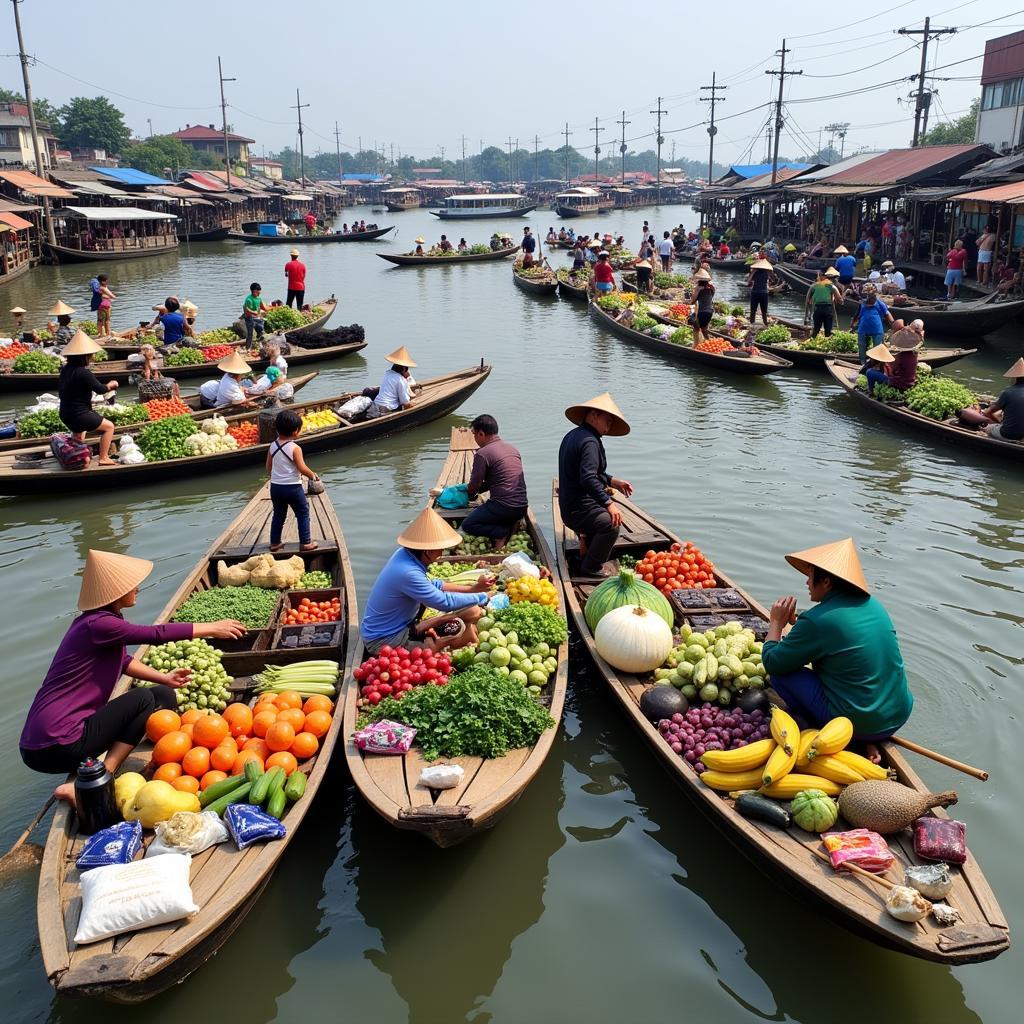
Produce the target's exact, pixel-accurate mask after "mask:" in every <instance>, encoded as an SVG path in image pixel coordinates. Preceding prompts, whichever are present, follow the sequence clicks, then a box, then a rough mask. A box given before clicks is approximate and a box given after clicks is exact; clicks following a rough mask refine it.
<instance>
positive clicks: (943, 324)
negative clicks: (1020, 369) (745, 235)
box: [775, 266, 1024, 338]
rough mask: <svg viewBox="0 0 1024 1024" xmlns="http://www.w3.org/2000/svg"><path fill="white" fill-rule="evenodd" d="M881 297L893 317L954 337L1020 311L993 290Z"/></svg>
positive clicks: (850, 308)
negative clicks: (959, 298) (928, 297)
mask: <svg viewBox="0 0 1024 1024" xmlns="http://www.w3.org/2000/svg"><path fill="white" fill-rule="evenodd" d="M775 272H776V273H777V274H779V275H780V276H781V277H783V278H785V279H786V280H787V281H789V283H790V284H792V285H793V286H794V287H796V288H803V289H804V291H806V290H807V287H808V282H807V281H805V280H804V279H803V278H801V277H798V276H797V275H795V274H793V272H792V270H791V269H790V268H789V267H783V266H776V268H775ZM881 298H882V301H883V302H885V303H886V305H887V306H888V307H889V312H890V313H892V314H893V316H901V317H903V319H904V320H922V321H923V322H924V327H925V331H927V332H928V333H935V334H945V335H947V336H949V337H954V338H976V337H984V336H985V335H986V334H991V333H992V332H993V331H997V330H999V328H1000V327H1004V326H1005V325H1006V324H1008V323H1010V321H1012V320H1014V319H1015V318H1016V317H1018V316H1020V314H1021V313H1024V299H1015V300H1014V301H1012V302H996V301H994V300H995V298H996V295H995V293H993V294H992V295H989V296H987V297H986V298H984V299H979V300H977V301H976V302H938V303H927V304H917V303H916V302H915V301H911V302H907V303H904V304H900V305H897V304H896V303H892V302H890V301H889V300H888V299H887V298H886V296H884V295H883V296H882V297H881ZM858 307H859V300H858V299H857V298H856V297H854V298H847V299H844V301H843V303H842V308H843V310H845V311H846V312H847V313H850V314H853V313H856V312H857V309H858Z"/></svg>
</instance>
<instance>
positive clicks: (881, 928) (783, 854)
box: [552, 481, 1010, 965]
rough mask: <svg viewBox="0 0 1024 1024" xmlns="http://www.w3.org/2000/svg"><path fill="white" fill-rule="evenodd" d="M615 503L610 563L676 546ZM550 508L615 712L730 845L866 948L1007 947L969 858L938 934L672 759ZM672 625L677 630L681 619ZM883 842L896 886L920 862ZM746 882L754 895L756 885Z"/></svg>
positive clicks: (1003, 926) (573, 543)
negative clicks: (949, 919) (591, 610)
mask: <svg viewBox="0 0 1024 1024" xmlns="http://www.w3.org/2000/svg"><path fill="white" fill-rule="evenodd" d="M615 503H616V504H617V505H618V506H619V507H620V509H621V510H622V512H623V524H622V529H621V532H620V535H619V540H618V541H617V543H616V545H615V547H614V549H613V550H612V559H613V560H615V559H617V558H618V557H620V556H621V555H623V554H630V555H633V556H634V557H637V558H640V557H642V556H643V553H644V552H645V551H647V550H648V549H653V550H656V551H657V550H665V549H667V548H668V547H669V546H670V545H672V544H673V543H679V538H678V537H676V536H675V534H673V533H672V532H671V531H669V530H668V529H667V528H666V527H664V526H663V525H662V524H661V523H659V522H658V521H657V520H656V519H654V517H653V516H651V515H649V514H648V513H646V512H644V511H643V510H642V509H640V508H638V507H637V506H636V505H635V504H633V503H632V502H630V501H627V500H624V499H623V498H621V497H619V496H616V498H615ZM552 508H553V511H554V524H555V554H556V558H557V560H558V572H559V575H560V577H561V581H562V585H563V587H564V590H565V602H566V607H567V609H568V612H569V617H570V619H571V621H572V622H573V623H574V624H575V626H576V629H577V631H578V632H579V636H580V638H581V639H582V642H583V644H582V645H583V647H584V648H585V649H586V651H587V654H588V655H589V657H590V661H591V663H592V664H593V666H594V669H595V671H596V672H597V675H598V677H599V678H601V679H603V680H604V683H605V685H606V686H607V688H608V691H609V692H610V693H611V695H612V697H613V700H614V702H615V704H616V706H617V707H619V709H620V710H621V711H622V712H623V713H624V714H625V716H626V717H627V718H628V719H629V721H631V722H632V724H633V725H634V726H635V727H636V728H637V729H639V730H640V733H641V735H642V736H643V738H644V739H645V740H646V741H647V743H648V745H649V746H650V747H651V748H652V750H653V751H654V754H655V756H656V757H657V758H658V760H659V761H660V762H661V764H662V765H663V766H664V767H665V768H666V770H667V771H668V772H669V773H670V774H671V776H672V778H673V780H674V781H675V782H676V783H677V784H678V785H679V786H680V787H681V788H682V789H683V791H684V793H685V794H686V795H687V797H689V798H690V800H691V802H692V803H693V804H694V806H695V807H697V808H698V809H699V810H700V811H701V812H702V813H703V814H704V815H705V816H706V817H707V818H708V820H709V821H710V822H711V823H712V824H713V825H715V827H717V828H718V829H719V830H720V831H721V832H722V833H723V834H724V835H725V836H726V838H728V839H729V840H730V841H731V842H732V843H734V844H735V845H736V847H737V848H738V849H739V850H740V851H741V852H742V853H744V854H745V855H746V856H748V857H749V858H750V859H751V860H752V861H753V862H754V863H755V864H756V865H757V866H758V867H760V868H763V869H764V870H765V871H767V872H768V873H769V874H771V875H772V876H773V877H774V878H776V879H778V880H780V881H781V882H782V883H783V885H784V886H786V887H787V888H788V889H790V890H791V891H792V892H793V893H795V894H798V895H799V896H801V897H803V898H810V899H811V900H812V902H814V903H815V904H816V905H817V906H818V907H820V908H821V909H823V910H824V911H825V912H826V913H828V915H829V916H830V917H832V918H834V919H835V920H836V921H838V923H840V924H842V925H844V926H845V927H848V928H851V929H852V930H854V931H856V932H858V933H860V934H862V935H864V936H865V937H867V938H868V939H869V940H870V941H872V942H875V943H878V944H880V945H883V946H886V947H888V948H891V949H895V950H898V951H899V952H901V953H906V954H908V955H910V956H916V957H920V958H922V959H925V960H933V961H936V962H938V963H943V964H948V965H954V964H965V963H976V962H979V961H983V960H991V959H992V958H994V957H996V956H998V955H999V954H1000V953H1002V952H1003V951H1004V950H1006V949H1007V948H1009V945H1010V937H1009V925H1008V923H1007V921H1006V918H1005V916H1004V915H1003V913H1002V911H1001V910H1000V908H999V904H998V902H997V901H996V897H995V895H994V894H993V892H992V890H991V888H990V887H989V885H988V882H987V881H986V880H985V876H984V875H983V874H982V871H981V868H980V867H979V865H978V861H977V859H976V858H975V857H974V855H973V853H972V854H971V855H970V856H969V857H968V860H967V863H966V864H965V865H964V866H963V867H962V868H953V869H952V874H953V876H954V880H955V881H954V887H953V891H952V893H951V894H950V896H949V897H948V902H949V904H950V905H951V906H953V907H955V908H956V909H957V910H959V911H960V913H961V914H962V915H963V919H964V920H963V922H962V923H961V924H958V925H955V926H954V927H952V928H949V929H944V928H941V927H939V926H938V925H936V924H935V921H934V919H933V918H931V917H929V918H926V919H925V920H924V921H922V922H920V923H919V924H906V923H903V922H900V921H897V920H896V919H895V918H893V917H891V916H890V915H889V914H888V913H886V911H885V909H884V907H883V905H882V897H881V896H880V895H879V894H880V893H881V892H882V890H881V888H880V887H878V886H877V885H876V884H875V883H867V882H865V881H862V880H860V879H859V878H858V877H857V876H856V875H852V874H848V873H837V872H834V871H833V870H832V867H831V865H830V864H829V863H828V862H827V861H823V860H821V859H820V857H819V856H818V854H819V853H823V852H824V851H823V848H822V845H821V844H820V842H819V840H818V839H817V837H812V836H810V835H809V834H808V833H805V832H802V831H801V830H800V829H798V828H797V827H796V826H793V828H792V829H790V830H784V829H779V828H777V827H775V826H774V825H768V824H765V823H764V822H759V821H752V820H749V819H747V818H743V817H741V816H740V815H739V814H738V813H737V812H736V811H735V809H734V807H733V802H732V800H731V799H729V798H728V797H727V796H725V795H720V794H718V793H716V792H714V791H713V790H711V789H709V788H708V787H707V786H704V785H703V784H702V783H701V782H700V781H699V778H698V776H697V774H696V773H695V772H693V771H692V770H691V769H690V767H689V766H688V765H687V764H686V762H685V761H684V760H683V759H682V758H681V757H679V756H678V755H676V754H673V753H672V750H671V749H670V748H669V746H668V744H667V743H665V741H664V740H663V739H662V738H661V736H660V735H659V734H658V731H657V729H656V727H655V726H654V725H653V724H652V723H651V722H649V721H648V720H647V718H646V717H645V716H644V715H643V714H642V713H641V711H640V697H641V696H642V695H643V693H644V691H645V690H646V689H647V686H648V682H647V681H646V680H644V679H643V678H640V677H638V676H631V675H626V674H625V673H621V672H618V671H617V670H616V669H614V668H612V666H611V665H609V664H608V663H607V662H606V661H605V660H604V659H603V658H602V657H601V656H600V654H598V653H597V650H596V648H595V645H594V637H593V634H592V632H591V631H590V628H589V627H588V626H587V622H586V618H585V617H584V614H583V608H584V606H585V604H586V599H587V597H588V595H589V593H590V591H591V590H592V589H593V587H594V584H593V582H591V583H586V584H584V583H581V582H579V581H578V580H577V579H576V572H577V568H578V552H579V541H578V540H577V538H576V536H575V535H574V534H573V533H572V532H571V531H570V530H569V529H568V528H567V527H566V526H565V524H564V523H563V522H562V519H561V516H560V514H559V509H558V482H557V481H555V486H554V495H553V499H552ZM715 575H716V576H717V577H718V580H719V586H721V587H732V588H735V589H736V590H737V591H738V592H739V594H740V595H741V596H742V598H743V599H744V601H746V603H747V605H748V607H749V609H750V610H749V612H744V614H745V615H752V616H756V617H758V618H760V619H767V618H768V612H767V610H766V609H765V608H763V607H762V606H761V605H760V604H759V603H758V602H757V601H756V600H754V598H752V597H751V596H750V595H749V594H747V593H745V592H744V591H743V590H742V589H741V588H740V587H739V586H738V585H737V584H736V583H735V582H733V581H732V580H731V579H729V577H727V576H726V575H724V574H723V573H722V572H721V571H720V570H719V569H716V570H715ZM677 624H679V625H681V624H682V619H681V618H679V617H678V612H677ZM880 747H881V750H882V759H883V763H884V764H885V765H886V766H887V767H890V768H892V769H893V770H894V771H895V773H896V776H897V778H898V780H899V781H900V782H902V783H904V784H905V785H907V786H911V787H912V788H914V789H916V790H919V791H921V792H927V791H928V788H927V787H926V786H925V785H924V783H923V782H922V781H921V779H920V778H919V777H918V776H917V774H916V773H915V772H914V771H913V769H912V768H911V767H910V765H909V764H908V763H907V761H906V758H905V757H904V755H903V754H902V752H901V751H900V749H899V748H898V747H895V746H894V745H892V744H888V743H883V744H880ZM934 813H935V815H936V816H937V817H947V815H946V813H945V812H944V811H942V810H937V811H935V812H934ZM888 841H889V845H890V848H891V850H892V852H893V853H894V854H895V855H896V858H897V859H896V863H895V864H894V866H893V867H892V868H891V869H890V870H889V872H888V874H887V877H888V878H889V879H890V880H891V881H893V882H898V883H901V884H902V881H903V867H904V865H905V864H907V863H920V861H919V860H918V859H917V858H916V857H915V855H914V851H913V843H912V841H911V838H910V831H909V830H907V831H906V832H905V833H903V834H902V835H900V836H890V837H888ZM751 885H752V888H753V887H754V886H756V883H754V882H752V883H751Z"/></svg>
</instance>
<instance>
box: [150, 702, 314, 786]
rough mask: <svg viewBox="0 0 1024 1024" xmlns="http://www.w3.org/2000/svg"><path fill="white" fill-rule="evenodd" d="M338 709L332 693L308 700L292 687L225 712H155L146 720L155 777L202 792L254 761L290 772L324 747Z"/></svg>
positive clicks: (229, 708) (236, 704)
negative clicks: (252, 705) (323, 744)
mask: <svg viewBox="0 0 1024 1024" xmlns="http://www.w3.org/2000/svg"><path fill="white" fill-rule="evenodd" d="M333 709H334V705H333V704H332V702H331V700H330V698H329V697H322V696H314V697H309V698H307V699H306V701H305V703H303V701H302V697H301V695H299V694H298V693H294V692H292V691H288V692H286V693H280V694H277V695H270V694H266V695H264V696H262V697H260V699H259V700H258V701H257V703H256V705H255V706H254V707H252V708H250V707H249V706H248V705H246V704H239V703H235V704H229V705H228V706H227V707H226V708H225V709H224V711H223V712H222V713H221V714H219V715H215V714H213V713H211V712H208V711H186V712H185V713H184V714H182V715H179V714H178V713H177V712H176V711H167V710H162V711H154V712H153V714H151V715H150V716H149V718H148V719H147V720H146V735H147V736H148V737H149V739H150V740H151V741H152V742H153V764H154V765H156V770H155V772H154V773H153V778H154V779H160V780H162V781H163V782H169V783H170V784H171V785H172V786H173V787H174V788H175V789H179V790H183V791H185V792H188V793H197V792H199V790H202V789H206V787H207V786H212V785H213V783H215V782H220V781H221V780H222V779H226V778H227V777H228V776H229V775H241V774H242V772H243V771H245V764H246V762H247V761H252V760H255V761H258V762H259V765H260V767H261V768H268V769H269V768H273V767H275V766H276V765H280V767H281V768H283V769H284V773H285V775H290V774H291V773H292V772H293V771H295V769H296V768H297V767H298V765H299V762H300V761H305V760H308V759H309V758H311V757H312V756H313V755H314V754H315V753H316V752H317V750H319V749H320V741H321V739H323V737H324V736H326V735H327V731H328V730H329V729H330V727H331V722H332V717H331V712H332V711H333Z"/></svg>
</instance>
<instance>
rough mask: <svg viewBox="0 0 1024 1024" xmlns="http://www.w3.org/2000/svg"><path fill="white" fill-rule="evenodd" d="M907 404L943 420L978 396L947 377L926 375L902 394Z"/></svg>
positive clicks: (916, 410) (926, 414) (953, 414)
mask: <svg viewBox="0 0 1024 1024" xmlns="http://www.w3.org/2000/svg"><path fill="white" fill-rule="evenodd" d="M876 390H877V389H876ZM904 397H905V399H906V403H907V405H908V406H909V407H910V408H911V409H913V410H914V412H919V413H921V414H922V415H924V416H928V417H930V418H931V419H933V420H944V419H947V418H948V417H950V416H955V415H956V414H957V413H958V412H960V410H961V409H963V408H966V407H967V406H969V405H974V404H975V403H976V402H977V401H978V396H977V395H975V394H974V392H973V391H970V390H969V389H968V388H965V387H964V386H963V385H962V384H958V383H957V382H956V381H955V380H950V379H949V378H948V377H940V376H938V375H937V374H932V375H931V376H926V377H925V378H924V380H920V381H918V382H917V384H915V385H914V387H912V388H911V389H910V390H909V391H907V392H906V395H905V396H904Z"/></svg>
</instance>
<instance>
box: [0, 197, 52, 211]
mask: <svg viewBox="0 0 1024 1024" xmlns="http://www.w3.org/2000/svg"><path fill="white" fill-rule="evenodd" d="M42 209H43V208H42V207H41V206H36V205H35V204H34V203H14V202H11V200H10V199H4V198H3V197H0V211H2V212H4V213H41V212H42Z"/></svg>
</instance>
